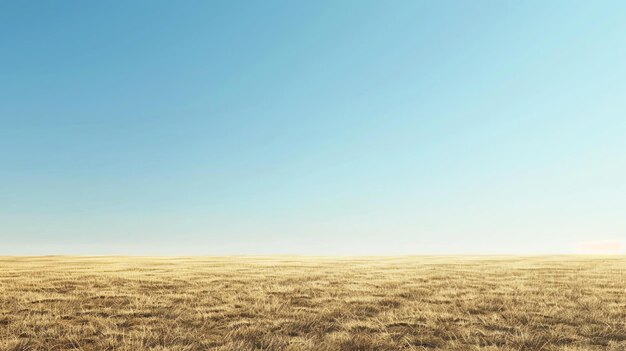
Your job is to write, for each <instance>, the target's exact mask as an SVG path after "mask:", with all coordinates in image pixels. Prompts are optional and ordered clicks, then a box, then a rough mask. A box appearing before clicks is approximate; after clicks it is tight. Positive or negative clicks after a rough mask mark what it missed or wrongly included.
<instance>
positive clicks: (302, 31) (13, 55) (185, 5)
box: [0, 0, 626, 254]
mask: <svg viewBox="0 0 626 351" xmlns="http://www.w3.org/2000/svg"><path fill="white" fill-rule="evenodd" d="M625 18H626V3H625V2H623V1H483V0H479V1H414V0H411V1H400V0H394V1H364V0H358V1H336V0H333V1H321V0H315V1H245V2H240V1H232V0H228V1H36V2H34V1H3V2H1V3H0V254H47V253H84V254H107V253H120V254H257V253H258V254H277V253H278V254H290V253H293V254H429V253H451V254H454V253H528V254H541V253H569V252H575V251H576V250H578V249H577V248H583V250H584V248H585V247H604V246H607V247H612V248H617V250H619V245H621V244H623V243H624V242H626V21H625V20H624V19H625ZM598 242H599V244H598ZM620 243H621V244H620ZM594 245H595V246H594ZM603 245H604V246H603Z"/></svg>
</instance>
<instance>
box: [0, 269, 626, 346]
mask: <svg viewBox="0 0 626 351" xmlns="http://www.w3.org/2000/svg"><path fill="white" fill-rule="evenodd" d="M0 350H233V351H234V350H243V351H245V350H579V351H582V350H615V351H618V350H626V258H624V257H623V256H613V257H609V256H607V257H576V256H558V257H556V256H554V257H383V258H381V257H371V258H368V257H363V258H322V257H317V258H314V257H287V256H284V257H245V258H244V257H206V258H204V257H171V258H139V257H5V258H0Z"/></svg>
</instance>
